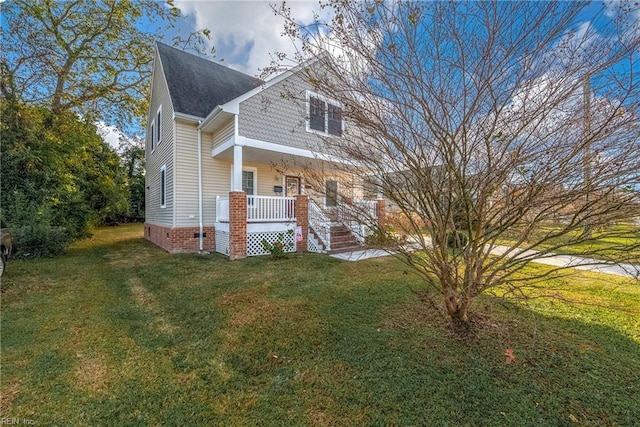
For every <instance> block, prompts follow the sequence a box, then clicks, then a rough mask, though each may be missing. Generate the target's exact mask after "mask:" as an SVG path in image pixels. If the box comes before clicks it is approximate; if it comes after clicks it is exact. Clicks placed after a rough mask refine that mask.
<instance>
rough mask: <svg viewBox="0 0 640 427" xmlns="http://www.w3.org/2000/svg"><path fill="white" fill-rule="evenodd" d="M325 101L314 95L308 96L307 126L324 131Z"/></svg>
mask: <svg viewBox="0 0 640 427" xmlns="http://www.w3.org/2000/svg"><path fill="white" fill-rule="evenodd" d="M324 118H325V102H324V101H323V100H321V99H320V98H318V97H316V96H311V97H309V128H310V129H313V130H317V131H320V132H324V131H325V129H324Z"/></svg>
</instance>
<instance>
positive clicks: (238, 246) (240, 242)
mask: <svg viewBox="0 0 640 427" xmlns="http://www.w3.org/2000/svg"><path fill="white" fill-rule="evenodd" d="M246 257H247V195H246V194H245V192H244V191H230V192H229V259H230V260H231V261H233V260H236V259H242V258H246Z"/></svg>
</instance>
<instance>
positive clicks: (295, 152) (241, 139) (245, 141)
mask: <svg viewBox="0 0 640 427" xmlns="http://www.w3.org/2000/svg"><path fill="white" fill-rule="evenodd" d="M238 145H239V146H243V147H249V148H258V149H260V150H266V151H273V152H274V153H280V154H288V155H291V156H299V157H307V158H309V159H316V160H324V161H327V162H333V163H346V164H353V162H350V161H348V160H345V159H341V158H339V157H335V156H330V155H328V154H323V153H318V152H315V151H312V150H307V149H305V148H298V147H292V146H290V145H282V144H275V143H273V142H267V141H262V140H259V139H253V138H247V137H246V136H237V137H231V138H229V139H227V140H226V141H225V142H223V143H221V144H218V145H217V146H216V147H215V148H214V149H213V150H211V157H217V156H219V155H220V154H222V153H223V152H225V151H227V150H228V149H230V148H232V147H234V146H238Z"/></svg>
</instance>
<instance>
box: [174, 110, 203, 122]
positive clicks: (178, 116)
mask: <svg viewBox="0 0 640 427" xmlns="http://www.w3.org/2000/svg"><path fill="white" fill-rule="evenodd" d="M173 118H174V120H175V119H182V120H185V121H189V122H197V123H200V122H201V121H202V117H198V116H192V115H191V114H185V113H180V112H176V111H174V112H173Z"/></svg>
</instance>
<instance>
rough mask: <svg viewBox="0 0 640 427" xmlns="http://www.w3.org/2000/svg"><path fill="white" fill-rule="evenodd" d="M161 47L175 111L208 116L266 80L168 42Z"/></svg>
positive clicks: (160, 52) (160, 53)
mask: <svg viewBox="0 0 640 427" xmlns="http://www.w3.org/2000/svg"><path fill="white" fill-rule="evenodd" d="M157 46H158V54H159V55H160V62H161V64H162V68H163V70H164V75H165V79H166V81H167V86H168V88H169V95H170V97H171V100H172V102H173V109H174V111H175V112H178V113H183V114H188V115H191V116H196V117H203V118H204V117H206V116H207V115H208V114H209V113H210V112H211V111H212V110H213V109H214V108H215V107H216V106H218V105H222V104H224V103H226V102H228V101H230V100H232V99H234V98H237V97H238V96H240V95H242V94H244V93H246V92H248V91H250V90H252V89H254V88H256V87H258V86H260V85H261V84H263V83H264V82H263V81H262V80H260V79H256V78H255V77H251V76H248V75H246V74H243V73H241V72H239V71H236V70H232V69H231V68H228V67H225V66H223V65H220V64H216V63H215V62H213V61H209V60H207V59H204V58H200V57H198V56H195V55H192V54H190V53H187V52H184V51H181V50H179V49H176V48H173V47H171V46H168V45H166V44H163V43H159V42H158V43H157Z"/></svg>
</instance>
